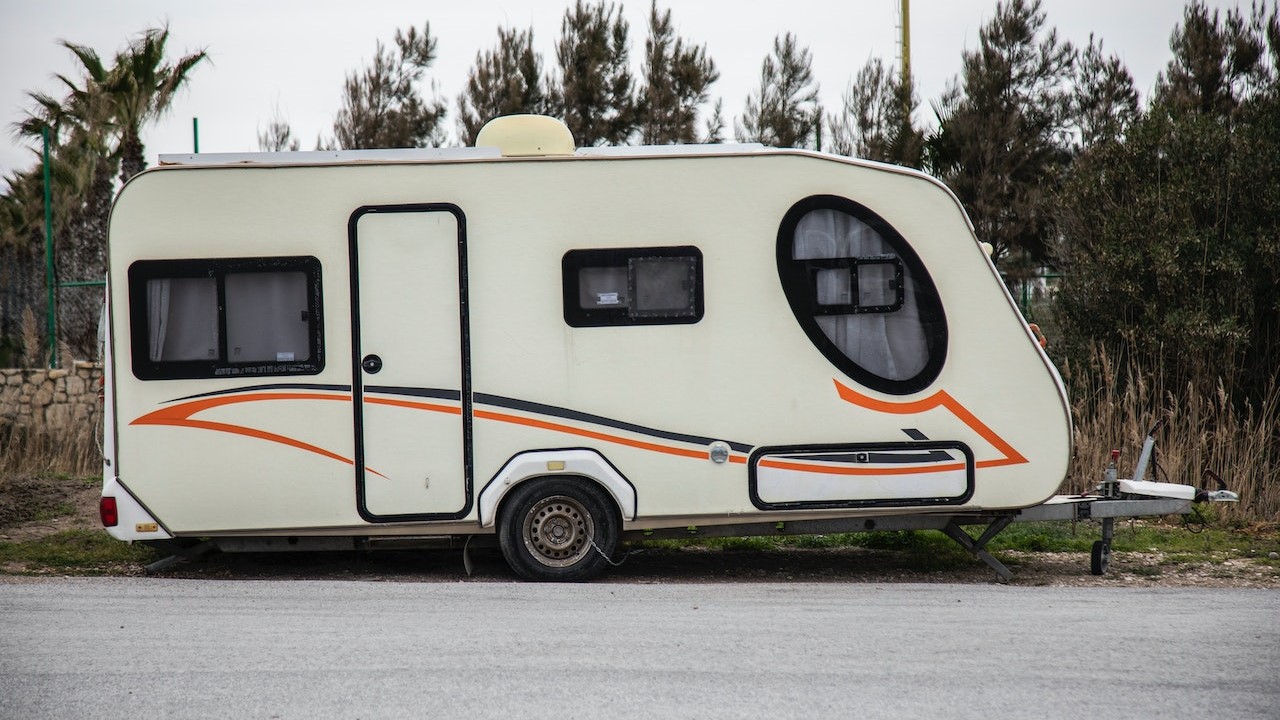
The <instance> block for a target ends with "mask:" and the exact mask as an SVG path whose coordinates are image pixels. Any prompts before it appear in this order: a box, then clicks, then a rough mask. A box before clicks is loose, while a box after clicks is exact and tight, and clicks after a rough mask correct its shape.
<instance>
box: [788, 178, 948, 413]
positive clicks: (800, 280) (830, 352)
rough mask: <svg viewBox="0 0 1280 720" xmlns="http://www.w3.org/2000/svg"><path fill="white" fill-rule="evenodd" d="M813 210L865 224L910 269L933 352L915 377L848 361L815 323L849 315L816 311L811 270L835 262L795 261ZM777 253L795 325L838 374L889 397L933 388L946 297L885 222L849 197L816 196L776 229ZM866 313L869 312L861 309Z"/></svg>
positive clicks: (941, 359) (943, 342)
mask: <svg viewBox="0 0 1280 720" xmlns="http://www.w3.org/2000/svg"><path fill="white" fill-rule="evenodd" d="M815 210H835V211H838V212H842V213H845V214H847V215H851V216H853V217H855V218H857V219H858V220H860V221H861V222H863V223H865V224H866V225H867V226H868V227H870V228H871V229H872V230H873V231H875V232H876V233H877V234H879V235H880V237H882V238H884V240H885V241H886V242H887V243H888V244H889V245H890V247H892V248H893V249H894V251H895V252H896V253H897V255H898V258H900V259H901V261H902V263H903V264H904V265H905V266H906V269H907V270H909V271H910V272H911V276H912V279H913V280H914V282H915V284H916V288H917V289H916V298H917V304H918V306H919V307H918V310H919V313H920V322H921V323H922V324H923V325H924V327H925V342H926V348H927V351H928V353H929V357H928V359H927V360H926V361H925V365H924V367H923V368H921V370H920V372H918V373H916V375H915V376H913V377H910V378H905V379H902V380H895V379H891V378H886V377H882V376H880V375H877V374H875V373H873V372H871V371H869V370H867V369H865V368H863V367H861V366H860V365H858V364H857V363H855V362H854V361H853V360H851V359H849V357H847V356H846V355H845V354H844V352H842V351H841V350H840V348H839V347H837V346H836V344H835V343H833V342H832V341H831V340H830V339H828V338H827V336H826V333H824V332H823V331H822V328H821V327H819V326H818V322H817V318H818V317H819V316H820V315H833V314H845V313H826V312H822V313H816V312H814V305H815V304H816V302H817V294H816V290H815V289H814V288H813V277H812V275H811V274H810V267H811V266H813V265H814V264H815V263H817V264H821V263H824V262H829V261H830V260H832V259H831V258H827V259H814V260H795V259H793V258H792V247H793V242H794V240H795V232H796V228H797V227H798V226H799V224H800V221H801V220H802V219H803V218H804V217H805V216H806V215H808V214H809V213H811V212H813V211H815ZM776 250H777V264H778V278H779V280H780V282H781V283H782V291H783V294H784V295H785V296H786V298H787V303H788V304H789V305H790V306H791V312H792V314H793V315H795V318H796V321H797V322H798V323H799V324H800V327H801V329H803V330H804V333H805V335H806V336H808V338H809V340H810V341H811V342H812V343H813V344H814V345H815V346H816V347H817V348H818V350H819V351H820V352H821V353H822V355H823V356H824V357H825V358H827V360H828V361H829V362H831V364H832V365H834V366H835V367H836V368H837V369H838V370H840V372H842V373H844V374H845V375H846V376H848V377H849V378H850V379H851V380H853V381H854V382H857V383H858V384H860V385H862V386H864V387H868V388H871V389H873V390H878V391H880V392H883V393H886V394H889V395H910V394H912V393H917V392H920V391H921V390H924V389H925V388H927V387H929V385H931V384H932V383H933V381H934V380H936V379H937V378H938V375H939V374H941V373H942V367H943V365H944V364H945V363H946V357H947V346H948V334H947V333H948V330H947V320H946V313H945V312H944V310H943V306H942V298H941V296H940V295H939V294H938V289H937V287H936V286H935V285H934V284H933V278H931V277H930V276H929V273H928V271H927V270H925V267H924V263H923V262H921V260H920V256H919V255H917V254H916V252H915V250H914V249H913V248H912V247H911V245H910V244H909V243H908V242H907V241H906V238H904V237H903V236H902V234H901V233H899V232H898V231H897V229H896V228H894V227H893V226H892V225H890V224H889V223H888V222H886V221H885V220H884V218H881V217H880V216H879V215H877V214H876V213H875V212H874V211H872V210H871V209H870V208H868V207H866V206H865V205H862V204H860V203H858V202H855V201H853V200H850V199H849V198H845V197H840V196H837V195H812V196H810V197H807V198H804V199H803V200H800V201H799V202H797V203H795V204H794V205H792V206H791V208H790V209H789V210H787V213H786V214H785V215H784V216H783V218H782V222H781V224H780V225H779V227H778V241H777V244H776ZM904 292H905V290H904ZM827 307H830V306H827ZM862 312H868V311H867V310H863V311H862ZM849 314H853V313H849Z"/></svg>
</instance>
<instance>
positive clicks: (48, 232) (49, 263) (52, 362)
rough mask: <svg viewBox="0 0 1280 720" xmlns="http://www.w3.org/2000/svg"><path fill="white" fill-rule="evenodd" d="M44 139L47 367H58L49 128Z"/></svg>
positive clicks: (44, 133)
mask: <svg viewBox="0 0 1280 720" xmlns="http://www.w3.org/2000/svg"><path fill="white" fill-rule="evenodd" d="M40 135H41V137H42V138H43V139H44V277H45V288H46V292H47V296H48V303H47V306H48V308H49V317H48V319H47V322H46V323H45V330H46V331H47V332H48V333H49V367H51V368H56V367H58V305H57V295H56V293H55V292H54V284H55V283H56V280H54V277H53V188H52V183H51V182H50V180H49V177H50V172H49V128H48V127H44V128H41V130H40Z"/></svg>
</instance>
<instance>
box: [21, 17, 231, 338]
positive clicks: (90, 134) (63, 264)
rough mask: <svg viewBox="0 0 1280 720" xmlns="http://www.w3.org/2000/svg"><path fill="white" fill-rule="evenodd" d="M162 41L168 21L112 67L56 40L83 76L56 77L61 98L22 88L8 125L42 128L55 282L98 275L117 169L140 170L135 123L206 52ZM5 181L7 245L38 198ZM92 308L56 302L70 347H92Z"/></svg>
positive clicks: (29, 220) (36, 216) (163, 102)
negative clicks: (172, 49) (25, 96)
mask: <svg viewBox="0 0 1280 720" xmlns="http://www.w3.org/2000/svg"><path fill="white" fill-rule="evenodd" d="M168 38H169V29H168V27H159V28H149V29H147V30H145V31H144V32H143V33H142V34H141V35H139V36H138V37H137V38H135V39H133V40H132V41H131V42H130V43H129V45H128V46H127V47H126V48H125V49H124V50H123V51H121V52H118V53H116V55H115V57H114V60H113V63H112V64H111V66H110V67H108V66H107V65H106V64H105V63H104V62H103V61H102V58H101V56H99V55H98V53H97V51H95V50H94V49H93V48H90V47H86V46H83V45H77V44H75V43H72V42H68V41H65V40H64V41H62V46H63V47H65V48H66V49H67V50H69V51H70V52H71V53H72V54H73V55H74V56H75V57H76V60H77V61H78V62H79V65H80V69H81V71H82V72H81V75H82V77H81V78H80V79H79V80H72V79H69V78H68V77H66V76H62V75H59V76H57V77H58V79H59V80H60V81H61V82H62V84H63V85H65V86H66V88H67V96H66V98H65V99H64V100H61V101H59V100H57V99H56V98H54V97H52V96H49V95H44V94H41V93H30V94H29V97H30V99H31V100H32V102H33V105H34V109H33V110H30V111H29V112H28V114H27V117H26V119H25V120H23V121H22V122H19V123H17V124H15V126H14V129H15V131H16V132H17V133H18V134H20V135H26V136H32V137H39V136H40V135H41V133H42V132H43V131H45V130H48V131H49V134H50V139H51V141H52V143H51V144H52V146H53V147H52V152H51V154H50V162H49V165H50V171H51V175H52V179H53V183H52V185H53V187H52V190H53V196H54V202H53V207H54V208H55V210H54V239H55V251H56V256H57V266H56V274H57V275H58V276H59V278H60V279H62V280H69V279H75V280H82V279H86V278H97V277H101V276H102V275H103V274H104V272H105V258H106V236H107V220H108V217H109V215H110V211H111V199H112V196H113V195H114V193H115V174H116V171H117V169H118V170H119V173H120V175H119V177H120V180H121V182H127V181H128V180H129V179H130V178H132V177H133V176H134V175H136V174H138V173H139V172H141V171H142V170H143V169H144V168H145V167H146V161H145V159H144V149H143V145H142V128H143V126H145V125H146V124H147V123H149V122H151V121H153V120H155V119H156V118H159V117H160V116H162V115H163V114H164V113H165V111H167V110H168V109H169V107H170V105H171V104H172V102H173V98H174V95H175V93H176V92H177V91H178V90H179V89H180V88H182V87H183V86H184V85H185V84H186V82H187V79H188V77H189V75H190V73H191V70H192V69H193V68H194V67H195V66H196V65H197V64H199V63H200V62H201V61H202V60H204V59H205V58H206V53H205V52H204V51H203V50H201V51H199V52H196V53H192V54H190V55H186V56H184V57H182V58H179V59H178V60H177V61H176V62H173V63H167V62H166V60H165V50H164V49H165V43H166V41H167V40H168ZM38 176H39V168H37V170H36V171H35V173H34V174H33V177H32V178H27V180H29V181H30V182H23V183H20V184H21V185H22V188H23V189H25V190H27V191H35V190H38V189H39V184H38V183H37V182H35V179H36V178H38ZM10 184H11V192H10V193H9V195H10V197H7V198H6V202H4V203H0V243H7V244H9V245H11V246H12V245H20V244H22V239H23V238H30V237H32V233H31V230H32V229H33V227H35V223H36V222H37V220H42V218H43V205H44V203H43V198H42V197H40V196H39V194H38V193H35V192H26V193H25V194H24V195H23V197H21V198H18V197H15V196H13V195H14V193H13V192H12V190H13V187H12V186H13V184H14V183H13V181H11V182H10ZM81 295H83V293H82V294H81ZM85 297H88V296H85ZM86 307H87V306H86ZM81 310H83V312H81ZM94 311H96V309H95V308H87V309H85V308H79V309H73V308H70V307H67V306H66V305H65V304H60V308H59V315H60V316H64V315H67V314H68V313H74V315H75V317H70V318H67V319H68V320H69V322H63V321H60V327H61V328H64V329H66V330H68V331H69V332H67V333H66V336H65V337H66V339H67V341H68V342H69V343H70V344H71V345H72V347H73V348H74V349H79V347H78V346H80V345H84V346H86V347H89V348H92V330H93V323H92V322H91V320H92V319H93V317H94ZM81 316H83V317H81ZM59 334H60V336H62V333H61V332H60V333H59ZM59 339H60V340H61V339H63V337H60V338H59ZM80 340H84V343H81V342H79V341H80Z"/></svg>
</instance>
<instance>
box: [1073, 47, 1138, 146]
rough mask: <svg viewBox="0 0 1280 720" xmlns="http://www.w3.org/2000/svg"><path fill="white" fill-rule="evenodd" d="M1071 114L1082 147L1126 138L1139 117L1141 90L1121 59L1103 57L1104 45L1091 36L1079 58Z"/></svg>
mask: <svg viewBox="0 0 1280 720" xmlns="http://www.w3.org/2000/svg"><path fill="white" fill-rule="evenodd" d="M1071 112H1072V115H1073V116H1074V122H1075V125H1076V127H1077V128H1078V129H1079V131H1080V143H1081V145H1082V146H1083V147H1086V148H1088V147H1092V146H1093V145H1096V144H1097V143H1099V142H1102V141H1105V140H1111V139H1114V138H1117V137H1120V136H1122V135H1123V134H1124V131H1125V129H1126V128H1128V127H1129V126H1130V125H1132V124H1133V121H1134V120H1135V119H1137V117H1138V90H1137V88H1135V87H1134V85H1133V76H1132V75H1130V74H1129V71H1128V70H1127V69H1125V67H1124V64H1123V63H1121V62H1120V58H1118V57H1116V56H1114V55H1112V56H1110V57H1104V56H1103V55H1102V41H1101V40H1099V41H1097V42H1096V43H1095V42H1094V39H1093V35H1090V36H1089V47H1088V48H1086V49H1085V51H1084V52H1083V53H1081V55H1080V62H1079V65H1078V67H1077V73H1076V80H1075V86H1074V90H1073V93H1072V99H1071Z"/></svg>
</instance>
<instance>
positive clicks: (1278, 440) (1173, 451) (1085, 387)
mask: <svg viewBox="0 0 1280 720" xmlns="http://www.w3.org/2000/svg"><path fill="white" fill-rule="evenodd" d="M1130 357H1134V358H1137V359H1136V360H1134V361H1131V362H1129V363H1127V364H1125V365H1124V366H1123V367H1121V365H1120V363H1119V362H1117V361H1116V360H1115V359H1114V358H1113V356H1112V355H1110V354H1108V353H1107V352H1106V351H1105V350H1104V349H1102V348H1098V347H1095V348H1094V350H1093V352H1092V355H1091V358H1090V362H1089V365H1090V367H1088V368H1084V369H1073V368H1070V367H1069V366H1068V367H1066V368H1064V372H1063V376H1064V378H1066V380H1067V384H1068V386H1069V389H1070V395H1071V400H1072V412H1073V416H1074V420H1075V459H1074V462H1072V465H1071V469H1070V471H1069V474H1068V478H1067V485H1066V489H1067V491H1069V492H1080V491H1084V490H1089V489H1093V488H1094V487H1095V486H1096V485H1097V484H1098V481H1099V480H1100V479H1101V476H1102V469H1103V467H1104V466H1105V464H1106V461H1107V457H1108V452H1109V451H1110V450H1111V449H1112V448H1118V449H1120V450H1121V453H1122V454H1121V459H1120V475H1121V477H1128V476H1129V475H1130V474H1131V473H1132V471H1133V466H1134V465H1135V464H1136V462H1137V460H1138V454H1139V451H1140V450H1141V448H1142V443H1143V440H1144V439H1145V438H1146V435H1147V432H1148V431H1149V430H1150V429H1151V428H1152V426H1154V425H1155V424H1156V422H1157V421H1158V420H1162V419H1163V420H1164V423H1163V424H1162V427H1161V428H1160V430H1159V431H1158V432H1157V433H1156V452H1157V457H1158V463H1159V465H1158V467H1159V475H1158V477H1157V478H1155V479H1158V480H1161V481H1166V482H1178V483H1185V484H1188V485H1195V486H1196V487H1200V488H1205V489H1210V490H1213V489H1217V488H1216V484H1215V483H1214V482H1213V481H1212V480H1211V479H1209V478H1208V477H1206V476H1205V472H1204V471H1205V470H1206V469H1208V470H1211V471H1213V472H1215V473H1217V474H1218V475H1219V476H1220V477H1222V479H1223V480H1225V481H1226V483H1227V487H1228V489H1230V490H1233V491H1235V492H1238V493H1240V503H1239V504H1238V505H1235V506H1231V505H1219V506H1217V507H1218V513H1217V515H1218V517H1219V518H1220V519H1221V520H1223V521H1225V522H1228V523H1253V522H1264V523H1274V522H1278V521H1280V471H1278V470H1277V466H1278V465H1280V386H1278V385H1277V384H1276V383H1275V382H1274V381H1273V383H1272V385H1271V387H1270V388H1269V389H1268V391H1267V392H1266V393H1264V396H1263V399H1262V400H1261V401H1260V402H1258V403H1250V402H1248V401H1242V400H1240V399H1238V398H1233V397H1231V394H1230V392H1229V391H1227V390H1226V389H1225V388H1224V386H1223V384H1222V382H1221V381H1220V380H1218V381H1209V382H1202V383H1196V382H1188V383H1186V384H1185V385H1181V384H1175V383H1171V382H1167V381H1166V376H1165V375H1164V373H1162V372H1161V370H1160V365H1159V363H1158V362H1155V361H1154V360H1150V359H1145V360H1144V359H1143V358H1142V357H1141V356H1139V355H1137V354H1136V353H1134V354H1130ZM1073 370H1075V371H1074V372H1073Z"/></svg>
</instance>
